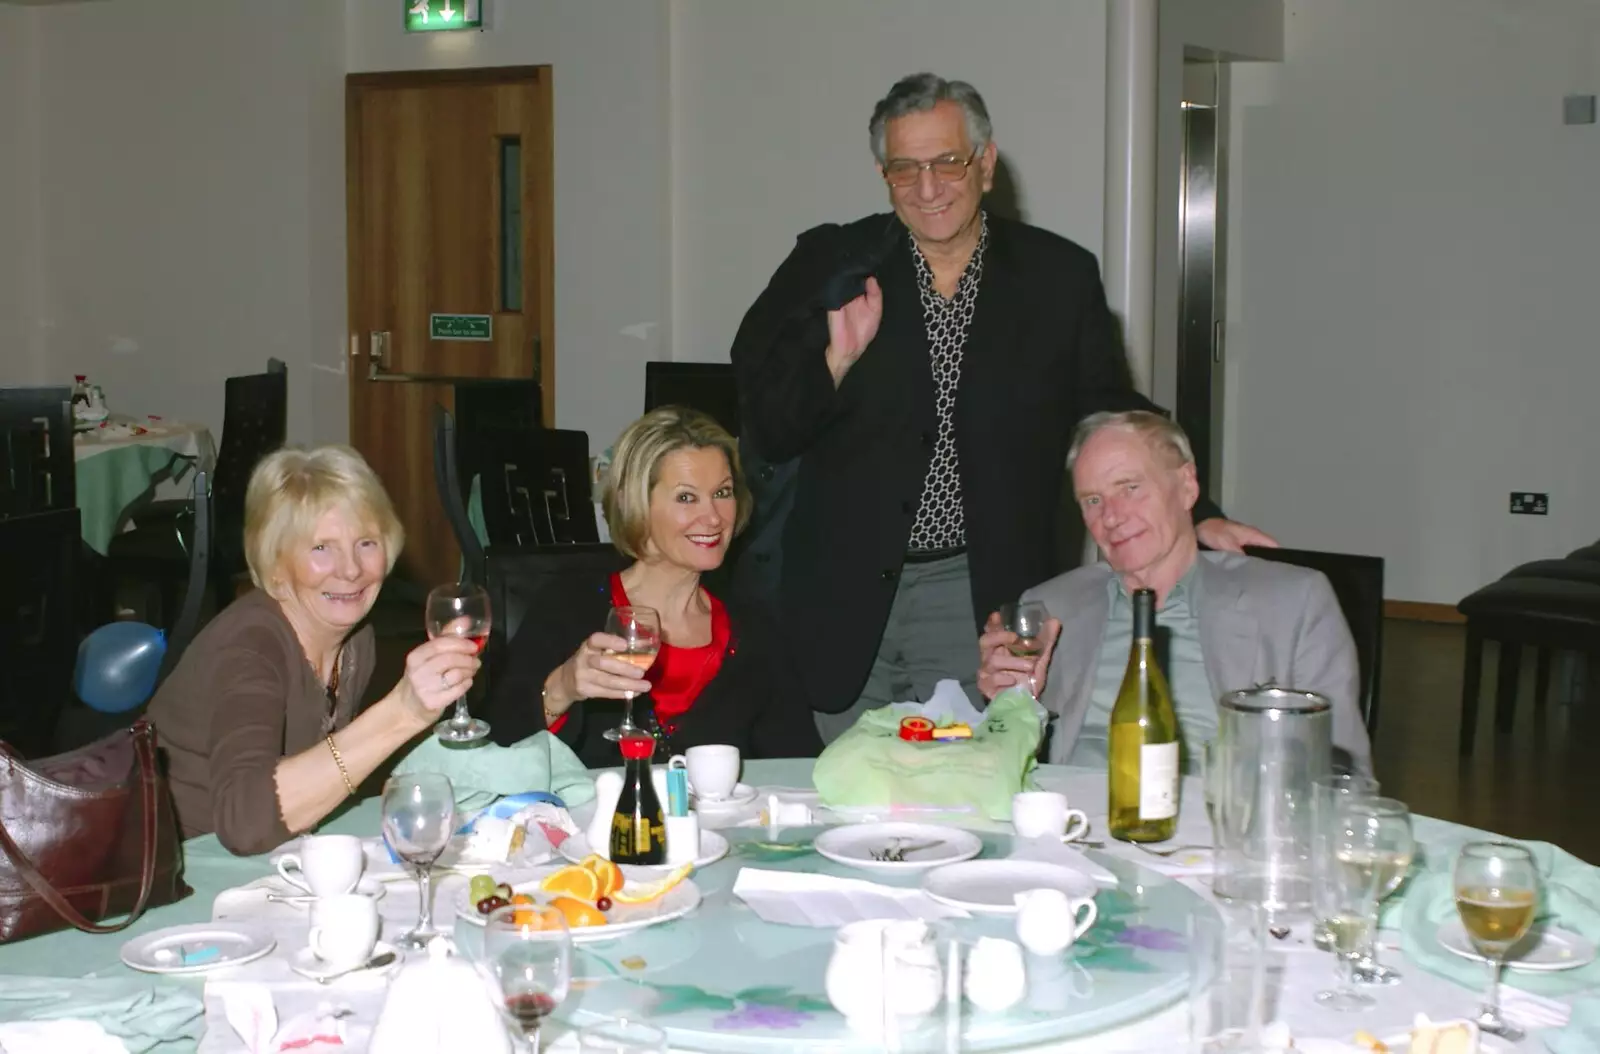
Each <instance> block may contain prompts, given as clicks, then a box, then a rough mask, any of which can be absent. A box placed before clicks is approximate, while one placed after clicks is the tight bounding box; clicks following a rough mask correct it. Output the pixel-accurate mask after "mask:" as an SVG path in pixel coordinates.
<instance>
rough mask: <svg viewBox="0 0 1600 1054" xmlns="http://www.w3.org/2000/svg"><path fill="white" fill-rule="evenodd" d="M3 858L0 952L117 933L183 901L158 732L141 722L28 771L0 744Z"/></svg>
mask: <svg viewBox="0 0 1600 1054" xmlns="http://www.w3.org/2000/svg"><path fill="white" fill-rule="evenodd" d="M0 854H3V855H0V943H4V942H6V941H15V940H21V939H22V938H24V937H32V936H36V935H38V934H41V933H49V932H51V931H53V930H59V929H64V928H66V927H67V926H69V925H70V926H73V927H76V928H77V929H80V930H83V931H84V932H85V933H115V932H117V931H118V930H121V929H125V928H126V927H128V926H130V925H132V924H133V922H134V920H136V919H137V918H138V917H139V916H140V915H142V914H143V913H144V911H145V909H146V908H149V907H155V906H158V905H161V904H170V903H172V902H173V901H176V900H181V899H182V898H183V897H186V896H188V895H189V893H190V889H189V887H188V886H186V885H184V883H183V842H182V838H181V836H180V832H179V829H178V822H177V815H176V813H175V812H174V811H173V808H172V796H171V794H170V792H169V791H168V788H167V783H166V778H165V777H164V776H163V775H162V772H161V768H160V765H159V763H158V762H157V759H156V735H155V730H154V729H153V728H151V727H150V725H149V723H148V722H146V721H142V720H141V721H138V722H136V723H135V724H134V725H133V726H132V727H131V728H124V729H122V730H121V731H118V732H115V733H113V734H112V735H110V736H107V737H106V738H104V739H101V740H99V741H97V742H94V743H91V744H89V745H88V746H85V747H80V748H78V749H77V750H74V751H70V752H68V753H66V754H57V755H55V756H53V757H48V758H37V759H34V760H33V761H29V762H24V761H23V759H22V758H20V757H18V756H17V755H16V753H15V752H14V751H13V750H12V749H11V748H10V747H9V746H8V745H7V744H5V743H0ZM119 915H126V916H127V917H126V918H124V919H122V920H121V921H120V922H114V923H109V924H107V923H105V922H104V920H105V919H108V918H114V917H116V916H119Z"/></svg>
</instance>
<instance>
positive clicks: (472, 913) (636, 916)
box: [454, 876, 701, 944]
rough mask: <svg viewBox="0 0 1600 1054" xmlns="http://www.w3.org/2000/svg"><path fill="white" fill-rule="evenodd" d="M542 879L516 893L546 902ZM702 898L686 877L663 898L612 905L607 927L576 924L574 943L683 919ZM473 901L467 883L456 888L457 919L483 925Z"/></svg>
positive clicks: (517, 887)
mask: <svg viewBox="0 0 1600 1054" xmlns="http://www.w3.org/2000/svg"><path fill="white" fill-rule="evenodd" d="M542 877H543V876H541V878H542ZM540 880H541V879H540V878H536V879H533V880H531V881H528V882H521V883H518V884H516V885H513V886H512V887H511V889H512V892H514V893H527V894H529V895H531V896H532V897H534V899H536V900H538V901H539V902H540V903H543V902H545V901H547V900H548V899H549V897H548V896H547V895H546V894H544V893H541V892H539V882H540ZM624 888H626V887H624ZM700 899H701V898H700V887H699V886H697V885H695V884H694V882H693V881H692V880H690V879H687V878H686V879H684V880H683V881H682V882H679V883H678V884H677V885H675V886H673V887H672V888H671V889H670V890H668V891H667V894H666V896H664V897H662V898H661V899H660V900H652V901H651V902H650V903H648V904H614V905H612V908H611V910H610V911H608V912H606V918H607V919H608V920H609V921H608V922H607V923H606V925H604V926H574V927H572V942H573V943H574V944H584V943H587V942H589V941H604V940H610V939H611V938H612V937H620V936H622V935H623V934H625V933H632V932H633V931H634V930H642V929H644V928H645V927H646V926H657V925H660V924H661V923H663V922H671V921H672V920H673V919H681V918H682V917H683V916H685V915H687V914H689V912H691V911H693V910H694V909H695V908H698V907H699V906H700ZM470 900H471V896H470V892H469V890H468V889H467V887H466V886H462V887H461V888H460V889H458V890H457V891H456V895H455V898H454V904H455V909H456V918H458V919H460V920H461V921H463V922H466V923H469V924H470V925H473V926H482V925H483V916H482V915H480V914H478V908H477V905H475V904H472V903H469V901H470Z"/></svg>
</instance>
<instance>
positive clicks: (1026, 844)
mask: <svg viewBox="0 0 1600 1054" xmlns="http://www.w3.org/2000/svg"><path fill="white" fill-rule="evenodd" d="M1011 846H1012V848H1011V859H1013V860H1035V861H1038V862H1039V863H1043V864H1056V865H1059V866H1061V867H1065V868H1070V869H1071V870H1073V871H1076V872H1078V873H1079V874H1081V875H1087V876H1088V877H1089V878H1091V879H1093V880H1094V884H1095V885H1097V886H1099V887H1100V888H1101V889H1116V888H1117V885H1118V883H1117V876H1116V875H1113V874H1112V873H1111V872H1110V871H1108V870H1106V869H1105V868H1103V867H1101V866H1100V865H1099V864H1097V863H1095V862H1094V861H1093V860H1090V859H1089V858H1088V857H1086V856H1084V855H1083V851H1082V850H1079V849H1074V848H1073V847H1072V845H1071V844H1070V843H1066V842H1062V841H1061V839H1059V838H1049V837H1040V838H1015V839H1013V840H1012V843H1011Z"/></svg>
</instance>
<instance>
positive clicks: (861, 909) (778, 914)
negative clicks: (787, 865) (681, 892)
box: [733, 867, 969, 927]
mask: <svg viewBox="0 0 1600 1054" xmlns="http://www.w3.org/2000/svg"><path fill="white" fill-rule="evenodd" d="M733 895H734V896H736V897H738V898H739V899H740V900H742V901H744V902H745V903H746V904H748V905H750V907H751V909H752V910H753V911H755V913H756V914H757V915H759V916H761V918H763V919H764V920H766V921H767V922H776V923H779V924H782V925H786V926H817V927H836V926H843V925H844V924H845V923H848V922H859V921H860V920H862V919H946V918H953V919H964V918H968V917H969V916H968V914H967V913H966V912H965V911H963V910H962V909H961V908H953V907H950V906H948V905H946V904H941V903H939V902H938V901H937V900H934V899H933V898H932V897H930V896H928V895H927V894H926V893H924V892H922V890H920V889H900V888H897V887H894V886H880V885H878V884H877V883H876V882H865V881H862V880H861V879H859V878H836V877H835V876H833V875H813V874H807V873H804V872H800V871H766V870H762V869H760V868H753V867H745V868H740V869H739V877H737V878H736V879H734V881H733Z"/></svg>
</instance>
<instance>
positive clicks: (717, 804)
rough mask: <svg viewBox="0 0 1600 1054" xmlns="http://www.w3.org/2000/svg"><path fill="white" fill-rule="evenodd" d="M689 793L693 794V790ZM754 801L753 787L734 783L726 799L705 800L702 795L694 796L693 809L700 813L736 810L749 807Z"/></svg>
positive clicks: (754, 792) (754, 791) (754, 790)
mask: <svg viewBox="0 0 1600 1054" xmlns="http://www.w3.org/2000/svg"><path fill="white" fill-rule="evenodd" d="M690 792H691V793H693V788H691V789H690ZM755 800H756V789H755V788H754V787H752V786H750V784H748V783H736V784H734V787H733V793H732V794H730V795H728V796H727V797H726V798H707V797H706V796H705V795H703V794H695V795H694V807H695V808H696V809H699V810H701V811H705V810H707V809H712V810H718V811H721V810H726V809H737V808H739V807H740V806H744V805H749V804H750V803H751V802H753V801H755Z"/></svg>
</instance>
